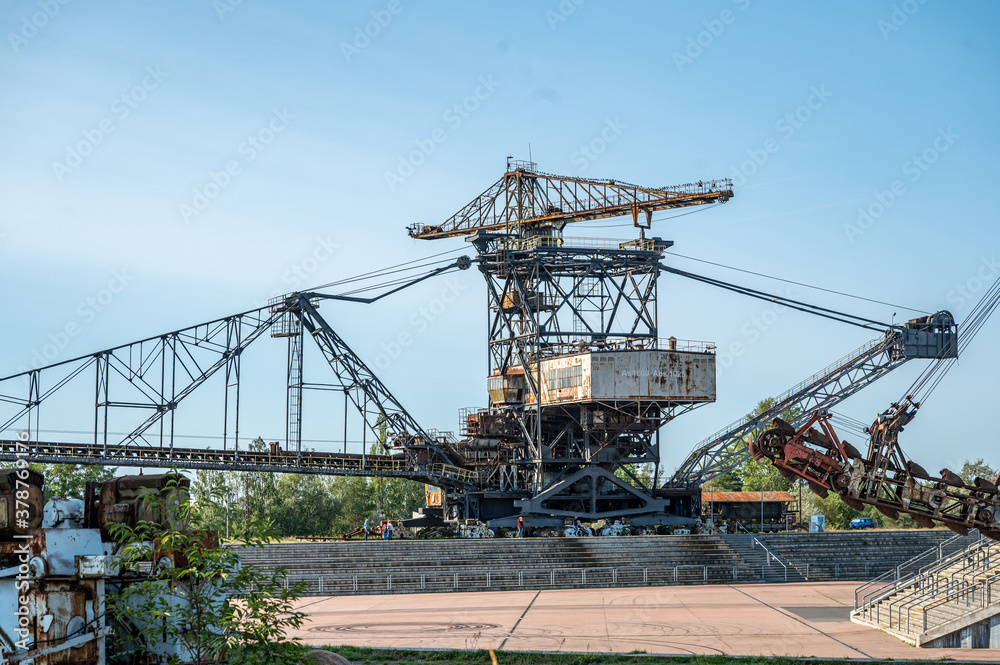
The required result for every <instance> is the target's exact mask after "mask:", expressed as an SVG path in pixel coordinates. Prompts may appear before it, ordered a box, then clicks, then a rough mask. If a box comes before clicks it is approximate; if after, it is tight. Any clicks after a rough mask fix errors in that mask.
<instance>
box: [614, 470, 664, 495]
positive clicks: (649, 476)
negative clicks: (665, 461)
mask: <svg viewBox="0 0 1000 665" xmlns="http://www.w3.org/2000/svg"><path fill="white" fill-rule="evenodd" d="M653 469H654V467H653V465H652V464H622V465H621V466H620V467H618V468H617V469H615V475H616V476H618V477H619V478H621V479H622V480H624V481H625V482H627V483H628V484H630V485H633V486H634V485H635V484H636V482H635V481H636V479H638V480H639V482H640V483H642V485H643V486H645V487H648V488H650V489H653V488H654V486H655V483H656V480H655V479H654V478H653ZM633 476H634V477H633Z"/></svg>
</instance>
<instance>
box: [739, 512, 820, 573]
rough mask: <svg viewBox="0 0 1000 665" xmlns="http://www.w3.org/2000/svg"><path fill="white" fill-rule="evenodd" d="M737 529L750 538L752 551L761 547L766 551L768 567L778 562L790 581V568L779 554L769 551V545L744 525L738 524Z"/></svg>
mask: <svg viewBox="0 0 1000 665" xmlns="http://www.w3.org/2000/svg"><path fill="white" fill-rule="evenodd" d="M736 527H737V529H743V531H745V532H746V534H747V537H748V538H750V549H752V550H755V549H757V548H758V547H759V548H760V549H762V550H763V551H764V553H765V554H766V555H767V559H766V562H767V566H768V567H770V566H771V561H774V562H776V563H777V564H778V565H780V566H781V567H782V568H783V569H784V572H785V581H786V582H787V581H788V566H787V565H785V562H784V561H782V560H781V559H779V558H778V555H777V554H775V553H774V552H772V551H771V550H770V549H768V547H767V545H765V544H764V543H763V541H761V540H760V538H758V537H757V536H755V535H753V534H752V533H750V531H749V530H747V528H746V527H745V526H743V524H742V523H741V522H736ZM763 576H764V571H763V570H761V577H763ZM806 579H809V578H808V575H807V576H806Z"/></svg>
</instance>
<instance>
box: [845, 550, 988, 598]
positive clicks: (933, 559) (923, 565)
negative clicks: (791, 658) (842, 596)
mask: <svg viewBox="0 0 1000 665" xmlns="http://www.w3.org/2000/svg"><path fill="white" fill-rule="evenodd" d="M973 533H974V534H975V535H972V534H973ZM983 542H986V539H985V538H984V537H983V536H982V535H981V534H980V533H979V532H978V531H974V532H972V533H970V535H968V536H952V537H951V538H949V539H947V540H945V541H944V542H942V543H939V544H938V545H937V546H936V547H933V548H931V549H929V550H927V551H926V552H924V553H923V554H918V555H917V556H915V557H913V558H912V559H910V560H909V561H906V562H904V563H901V564H899V565H898V566H896V567H894V568H891V569H890V570H887V571H886V572H885V573H883V574H882V575H879V576H878V577H876V578H875V579H873V580H871V581H870V582H868V583H867V584H863V585H862V586H860V587H858V588H857V589H855V591H854V610H855V611H864V610H866V609H868V608H870V607H871V606H872V605H874V604H875V603H878V602H880V601H882V600H884V599H886V598H888V597H890V596H892V595H893V594H895V593H896V592H898V591H899V590H900V589H903V588H906V587H908V586H913V585H914V584H916V583H919V581H920V579H921V578H923V577H926V576H928V575H931V574H933V573H934V571H936V570H938V569H941V568H943V567H946V566H947V565H950V564H951V563H953V562H954V560H956V559H957V558H960V557H961V556H962V555H963V554H964V553H965V552H966V551H967V550H968V549H969V548H970V547H973V546H975V545H978V544H980V543H983Z"/></svg>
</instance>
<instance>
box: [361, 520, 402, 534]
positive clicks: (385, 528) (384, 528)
mask: <svg viewBox="0 0 1000 665" xmlns="http://www.w3.org/2000/svg"><path fill="white" fill-rule="evenodd" d="M362 529H364V532H365V540H368V535H369V534H370V533H371V525H369V523H368V518H367V517H366V518H365V524H364V526H363V527H362ZM394 530H395V528H394V527H393V525H392V522H390V521H389V520H384V521H383V522H382V524H381V525H380V526H379V528H378V531H379V534H380V535H381V536H382V540H392V532H393V531H394Z"/></svg>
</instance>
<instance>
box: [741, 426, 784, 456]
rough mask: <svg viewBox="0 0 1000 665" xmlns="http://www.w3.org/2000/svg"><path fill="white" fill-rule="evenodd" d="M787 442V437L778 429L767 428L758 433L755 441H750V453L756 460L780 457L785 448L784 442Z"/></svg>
mask: <svg viewBox="0 0 1000 665" xmlns="http://www.w3.org/2000/svg"><path fill="white" fill-rule="evenodd" d="M786 443H788V437H786V436H785V435H784V434H783V433H782V432H781V431H780V430H778V429H768V430H764V431H763V432H761V433H760V436H758V437H757V440H756V441H752V442H751V443H750V446H749V448H750V455H751V456H753V458H754V459H755V460H757V462H764V461H765V460H775V459H778V458H779V457H781V454H782V453H783V452H784V450H785V444H786Z"/></svg>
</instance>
